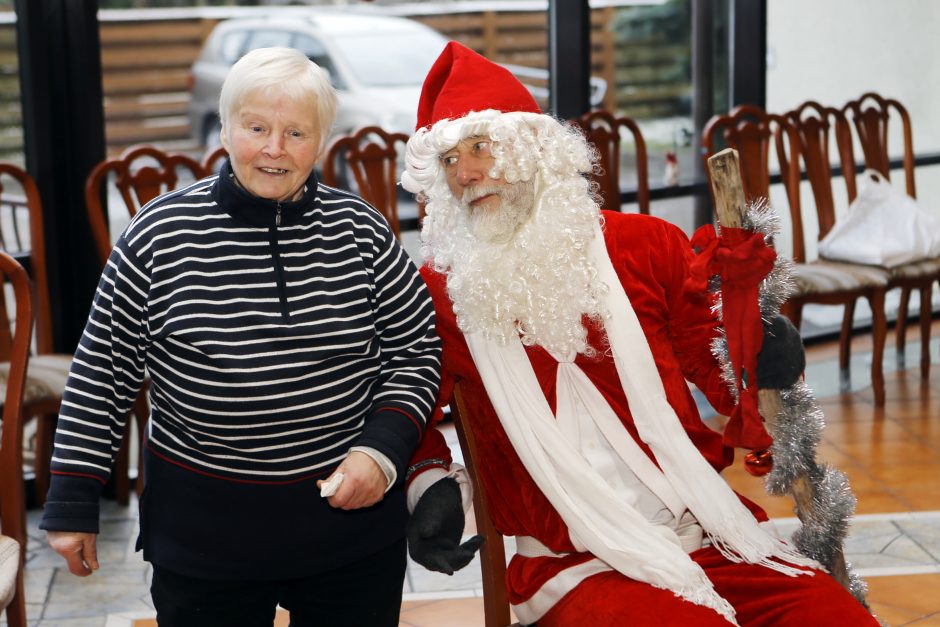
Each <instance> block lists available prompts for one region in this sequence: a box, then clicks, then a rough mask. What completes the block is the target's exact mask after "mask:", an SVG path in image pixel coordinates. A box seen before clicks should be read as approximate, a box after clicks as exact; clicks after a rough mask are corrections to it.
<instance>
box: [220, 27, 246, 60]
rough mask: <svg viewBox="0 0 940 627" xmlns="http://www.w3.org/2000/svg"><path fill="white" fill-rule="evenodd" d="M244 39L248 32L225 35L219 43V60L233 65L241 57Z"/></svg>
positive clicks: (239, 31)
mask: <svg viewBox="0 0 940 627" xmlns="http://www.w3.org/2000/svg"><path fill="white" fill-rule="evenodd" d="M246 39H248V31H244V30H235V31H231V32H228V33H225V35H224V36H223V37H222V41H221V42H220V43H219V60H220V61H222V62H223V63H226V64H228V65H233V64H234V63H235V62H236V61H238V59H239V57H241V56H242V50H244V49H245V40H246Z"/></svg>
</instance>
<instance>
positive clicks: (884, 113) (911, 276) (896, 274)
mask: <svg viewBox="0 0 940 627" xmlns="http://www.w3.org/2000/svg"><path fill="white" fill-rule="evenodd" d="M892 112H893V113H894V114H895V115H896V117H897V119H898V120H899V121H900V124H901V132H902V139H903V144H902V145H903V151H904V154H903V159H904V183H905V190H906V191H907V194H908V196H910V197H911V198H917V192H916V190H915V188H914V145H913V137H912V131H911V118H910V116H909V115H908V113H907V109H905V108H904V106H903V105H902V104H901V103H900V102H898V101H897V100H891V99H886V98H883V97H881V96H880V95H878V94H876V93H871V92H869V93H866V94H863V95H862V96H860V97H859V98H858V99H856V100H852V101H850V102H848V103H847V104H846V105H845V106H844V107H843V108H842V113H843V114H844V115H845V116H846V117H847V119H849V120H850V121H851V122H852V123H853V124H852V125H851V126H853V127H854V129H855V137H856V139H857V140H858V145H860V146H861V148H862V154H863V155H864V158H865V167H866V168H869V169H872V170H877V171H878V172H880V173H881V174H882V175H884V177H885V178H886V179H890V178H891V166H890V160H889V157H888V127H889V122H890V120H891V116H892ZM840 147H841V148H842V149H843V150H845V151H846V152H847V153H848V156H849V163H851V164H852V165H854V163H855V161H854V158H853V157H852V154H853V153H852V150H853V141H852V138H851V137H850V136H849V134H848V133H847V134H846V136H845V138H844V140H843V141H842V142H840ZM843 175H844V176H845V178H846V187H847V189H848V193H849V201H850V202H851V201H852V200H854V199H855V196H856V184H855V183H856V181H855V170H854V168H853V169H852V170H850V171H843ZM888 272H889V275H890V276H889V283H888V289H889V290H890V289H892V288H895V287H899V288H901V298H900V301H899V302H898V316H897V322H896V324H895V335H896V336H897V337H896V339H897V357H898V365H899V366H900V367H902V368H903V367H904V345H905V339H906V338H905V336H906V335H907V315H908V314H907V311H908V304H909V301H910V296H911V291H912V290H917V291H918V292H919V293H920V340H921V343H920V375H921V378H922V379H924V380H927V379H928V378H929V376H930V326H931V319H932V316H933V311H932V303H931V300H932V297H933V284H934V281H936V280H937V279H938V278H940V259H925V260H922V261H916V262H913V263H908V264H904V265H902V266H898V267H896V268H891V269H889V271H888Z"/></svg>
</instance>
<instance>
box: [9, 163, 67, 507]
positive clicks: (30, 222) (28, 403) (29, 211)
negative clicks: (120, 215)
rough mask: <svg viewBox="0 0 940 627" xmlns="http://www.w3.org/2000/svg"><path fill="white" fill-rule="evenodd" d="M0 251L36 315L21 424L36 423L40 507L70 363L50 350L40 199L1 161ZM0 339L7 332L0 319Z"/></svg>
mask: <svg viewBox="0 0 940 627" xmlns="http://www.w3.org/2000/svg"><path fill="white" fill-rule="evenodd" d="M0 249H2V250H3V251H4V252H6V253H8V254H10V255H16V256H17V257H19V258H20V259H22V261H23V263H24V264H26V266H27V267H28V269H29V274H30V276H31V279H32V290H33V292H32V294H33V298H32V302H33V303H34V307H33V309H34V310H35V312H36V315H35V346H34V349H35V350H34V351H33V354H32V356H31V359H30V362H29V370H28V371H27V375H26V392H25V394H24V396H23V399H22V402H23V415H24V417H25V418H24V421H27V422H28V421H29V420H30V419H32V418H35V419H36V431H35V434H34V435H33V437H32V438H31V439H32V445H31V446H30V447H29V450H30V451H31V453H32V460H31V461H30V464H31V465H32V467H33V470H34V474H35V497H36V502H37V503H39V504H40V505H41V504H42V503H43V502H44V501H45V498H46V492H47V491H48V490H49V463H50V460H51V456H52V434H53V432H54V430H55V423H56V418H57V417H58V414H59V405H60V403H61V402H62V393H63V391H64V390H65V382H66V380H67V379H68V374H69V369H70V368H71V365H72V355H70V354H64V353H55V352H53V341H52V321H51V315H50V306H49V283H48V279H47V275H46V250H45V238H44V232H43V214H42V201H41V199H40V197H39V190H38V188H37V187H36V183H35V181H33V178H32V177H31V176H30V175H29V174H28V173H27V172H26V171H25V170H23V169H22V168H20V167H19V166H16V165H13V164H11V163H0ZM0 336H2V337H3V338H5V340H6V341H8V340H9V338H10V330H9V326H8V324H7V321H6V319H5V318H4V319H0ZM9 372H10V362H9V360H8V359H7V357H6V356H2V357H0V383H4V382H5V381H6V380H7V377H8V376H9Z"/></svg>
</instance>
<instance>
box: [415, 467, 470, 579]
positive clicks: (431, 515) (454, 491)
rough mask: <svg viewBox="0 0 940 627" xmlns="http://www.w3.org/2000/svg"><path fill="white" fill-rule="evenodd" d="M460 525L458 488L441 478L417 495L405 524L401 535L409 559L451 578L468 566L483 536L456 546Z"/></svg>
mask: <svg viewBox="0 0 940 627" xmlns="http://www.w3.org/2000/svg"><path fill="white" fill-rule="evenodd" d="M463 525H464V515H463V504H462V502H461V498H460V486H458V485H457V482H456V481H455V480H454V479H452V478H450V477H445V478H443V479H441V480H439V481H437V482H436V483H434V484H432V485H431V487H430V488H428V489H427V490H426V491H425V493H424V494H422V495H421V498H420V499H418V504H417V505H415V511H414V512H413V513H412V514H411V518H410V519H409V520H408V526H407V527H406V530H405V531H406V534H407V535H408V552H409V553H410V554H411V558H412V559H413V560H414V561H416V562H418V563H419V564H421V565H422V566H424V567H425V568H427V569H428V570H434V571H437V572H439V573H446V574H448V575H453V574H454V571H456V570H460V569H461V568H463V567H464V566H466V565H467V564H469V563H470V560H472V559H473V554H474V553H476V551H477V549H479V548H480V545H481V544H483V536H473V537H472V538H470V539H469V540H467V541H466V542H464V543H463V544H459V543H460V536H461V534H463Z"/></svg>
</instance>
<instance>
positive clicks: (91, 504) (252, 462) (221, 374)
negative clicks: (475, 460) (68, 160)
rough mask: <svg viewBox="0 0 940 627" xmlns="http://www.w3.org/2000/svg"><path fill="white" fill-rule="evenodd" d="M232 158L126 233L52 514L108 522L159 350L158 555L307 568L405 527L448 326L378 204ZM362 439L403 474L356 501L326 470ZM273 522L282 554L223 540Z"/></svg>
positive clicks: (71, 394) (103, 302)
mask: <svg viewBox="0 0 940 627" xmlns="http://www.w3.org/2000/svg"><path fill="white" fill-rule="evenodd" d="M229 174H230V170H229V169H228V166H227V165H226V167H225V168H223V171H222V174H221V175H220V176H219V177H218V179H217V178H216V177H210V178H208V179H204V180H202V181H199V182H197V183H195V184H193V185H191V186H190V187H188V188H186V189H184V190H181V191H178V192H174V193H171V194H167V195H164V196H163V197H161V198H158V199H156V200H155V201H153V202H152V203H150V204H149V205H148V206H146V207H145V208H143V209H142V210H141V212H140V213H139V214H138V215H137V216H136V217H135V218H134V220H133V221H132V222H131V224H130V225H129V226H128V228H127V229H126V230H125V232H124V233H123V234H122V236H121V237H120V238H119V240H118V242H117V243H116V244H115V249H114V251H113V253H112V255H111V257H110V259H109V261H108V264H107V267H106V268H105V271H104V273H103V275H102V278H101V281H100V283H99V286H98V291H97V293H96V295H95V299H94V303H93V305H92V310H91V314H90V316H89V320H88V324H87V326H86V329H85V333H84V335H83V337H82V339H81V343H80V346H79V348H78V350H77V352H76V355H75V359H74V362H73V366H72V371H71V373H70V376H69V382H68V385H67V389H66V391H65V395H64V397H63V403H62V409H61V412H60V417H59V423H58V428H57V432H56V445H55V452H54V454H53V462H52V472H53V480H52V482H53V485H52V488H51V489H50V495H49V501H48V503H47V505H46V509H45V512H44V516H43V527H44V528H46V529H57V530H67V531H96V530H97V517H98V508H97V501H98V495H99V492H100V488H101V486H102V485H103V483H104V482H105V481H106V480H107V477H108V474H109V469H110V467H111V463H112V461H113V458H114V454H115V452H116V451H117V449H118V446H119V444H120V439H121V435H122V433H123V430H124V421H125V416H126V415H127V412H128V410H129V409H130V406H131V404H132V401H133V399H134V397H135V396H136V394H137V391H138V390H139V389H140V387H141V385H142V381H143V379H144V372H145V367H146V371H147V373H148V374H149V376H150V379H151V384H150V402H151V420H150V427H149V433H148V444H147V460H146V461H147V467H146V471H145V472H146V477H147V487H146V492H145V494H144V497H143V502H142V513H141V529H142V543H143V548H144V551H145V557H146V558H147V559H150V560H151V561H154V562H155V563H158V564H160V565H161V566H164V567H166V568H169V569H172V570H175V571H177V572H181V573H183V574H190V575H193V576H207V577H241V576H250V577H253V578H260V579H268V578H280V577H293V576H303V575H305V574H309V573H311V572H313V571H316V570H325V569H328V568H330V567H332V566H336V565H340V564H341V563H343V562H348V561H350V560H352V559H355V558H356V557H363V556H365V555H368V554H369V553H370V551H374V550H378V549H380V548H382V547H383V546H385V545H387V544H388V543H390V542H392V541H394V540H397V539H399V538H401V537H402V535H403V525H404V520H405V517H406V513H405V510H404V505H403V490H402V487H401V483H402V481H401V479H402V478H403V477H404V476H405V472H404V471H405V466H406V465H407V463H408V461H409V458H410V456H411V453H412V451H413V450H414V448H415V447H416V446H417V443H418V442H419V440H420V438H421V436H422V434H423V431H424V426H425V423H426V420H427V418H428V416H429V415H430V412H431V410H432V407H433V405H434V401H435V398H436V394H437V388H438V384H439V374H438V373H439V366H440V363H439V359H440V344H439V340H438V338H437V335H436V333H435V331H434V312H433V307H432V305H431V301H430V298H429V295H428V293H427V290H426V288H425V286H424V283H423V281H422V279H421V277H420V275H419V274H418V271H417V268H416V267H415V266H414V264H413V263H412V262H411V260H410V259H409V257H408V255H407V254H406V253H405V251H404V250H403V249H402V248H401V247H400V246H399V245H398V243H397V242H396V240H395V238H394V235H393V234H392V232H391V230H390V229H389V227H388V225H387V224H386V223H385V221H384V219H383V218H382V217H381V216H380V215H379V213H378V212H377V211H376V210H375V209H374V208H372V207H370V206H369V205H367V204H366V203H364V202H363V201H362V200H360V199H358V198H357V197H355V196H353V195H351V194H348V193H345V192H341V191H338V190H335V189H332V188H328V187H325V186H322V185H320V186H318V184H317V181H316V179H315V177H314V176H312V177H311V179H310V181H309V182H308V188H307V190H306V192H305V194H304V196H303V198H302V199H301V200H299V201H297V202H289V203H277V202H275V201H269V200H263V199H259V198H256V197H254V196H251V195H250V194H248V193H246V192H245V191H244V190H242V189H241V188H240V187H238V186H237V185H236V184H235V183H234V181H233V180H232V179H231V177H230V176H229ZM351 446H369V447H372V448H375V449H377V450H379V451H380V452H382V453H384V454H385V455H387V456H388V457H389V459H390V460H391V461H392V462H393V463H394V464H395V465H396V467H397V469H398V477H399V481H398V485H397V486H395V487H393V488H392V489H391V490H390V491H389V492H388V493H387V494H386V497H385V499H383V501H382V502H381V503H380V504H379V505H377V506H374V507H372V508H369V509H367V510H358V512H339V511H337V510H333V509H332V508H330V507H329V506H328V505H326V503H325V501H324V500H323V499H321V498H320V497H319V495H318V492H317V490H316V488H315V481H316V479H319V478H324V477H326V476H327V475H329V474H330V472H332V470H333V469H334V468H335V467H336V466H337V465H338V463H339V462H340V461H341V460H342V458H343V457H344V456H345V454H346V452H347V450H348V449H349V447H351ZM174 526H180V527H181V529H180V530H179V531H173V530H172V529H170V528H171V527H174ZM358 533H369V534H370V535H371V536H372V538H371V539H368V540H367V539H364V538H361V537H357V535H356V534H358ZM258 534H262V537H263V538H264V539H265V540H266V541H270V542H271V543H272V544H271V546H269V547H266V546H262V547H259V549H262V550H261V552H262V553H264V554H267V558H265V559H256V560H248V561H249V562H252V564H251V566H250V568H246V566H245V564H237V563H236V560H235V559H230V558H228V557H226V556H225V543H226V542H227V541H228V542H234V541H237V540H238V539H241V541H242V542H243V541H244V539H245V538H246V537H257V535H258ZM278 534H280V535H281V536H285V537H280V538H279V537H277V536H278ZM298 534H316V535H317V536H318V540H317V541H310V540H309V539H308V540H306V541H302V540H299V539H298ZM187 535H188V536H189V538H187ZM344 540H346V541H349V542H352V543H353V544H354V546H352V547H350V546H349V545H348V544H347V545H344ZM207 545H208V548H207ZM216 545H218V547H219V548H218V550H217V551H215V550H213V549H212V546H216ZM340 547H342V550H338V549H339V548H340ZM285 551H286V552H287V553H288V554H289V555H287V556H283V555H282V556H275V555H273V553H275V552H285ZM290 554H292V555H290ZM233 558H234V556H233ZM244 559H245V558H244V555H238V556H237V560H238V561H239V562H241V561H243V560H244ZM214 562H217V563H214ZM305 562H306V563H305ZM259 570H260V571H262V572H259ZM239 573H241V574H239Z"/></svg>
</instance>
